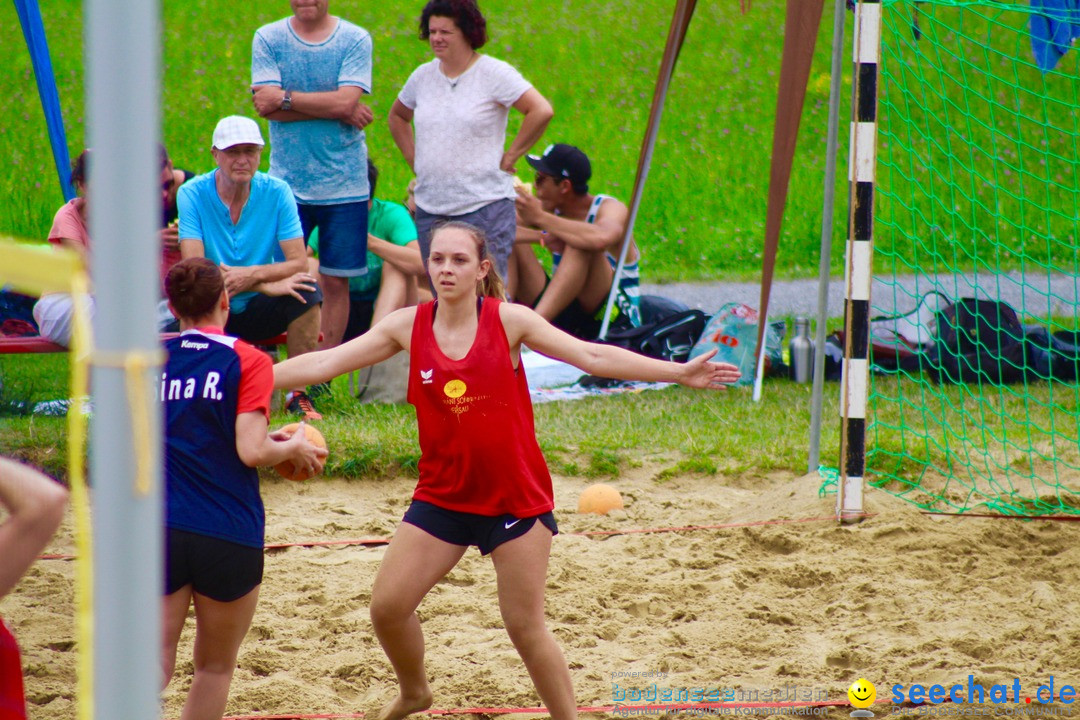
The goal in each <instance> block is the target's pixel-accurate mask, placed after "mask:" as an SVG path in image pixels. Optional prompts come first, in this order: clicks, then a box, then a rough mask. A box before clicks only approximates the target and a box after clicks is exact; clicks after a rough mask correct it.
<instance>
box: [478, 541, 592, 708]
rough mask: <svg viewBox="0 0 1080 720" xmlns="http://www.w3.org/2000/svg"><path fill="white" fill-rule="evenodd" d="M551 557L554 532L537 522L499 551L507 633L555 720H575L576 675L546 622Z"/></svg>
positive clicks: (497, 572)
mask: <svg viewBox="0 0 1080 720" xmlns="http://www.w3.org/2000/svg"><path fill="white" fill-rule="evenodd" d="M550 554H551V531H550V530H548V529H547V528H546V527H545V526H544V525H543V524H542V523H541V522H540V521H537V522H536V523H535V524H534V525H533V527H532V529H530V530H529V532H527V533H525V534H524V535H522V536H521V537H519V538H515V539H514V540H511V541H509V542H506V543H503V544H502V545H500V546H499V547H497V548H495V550H493V551H492V553H491V559H492V561H493V562H494V563H495V575H496V577H497V578H498V589H499V610H500V612H501V613H502V618H503V623H504V624H505V625H506V632H507V633H509V635H510V640H511V642H513V643H514V647H515V648H517V651H518V654H519V655H520V656H521V659H522V660H523V661H524V662H525V667H526V669H527V670H528V671H529V677H531V678H532V681H533V685H535V686H536V692H537V693H539V695H540V700H541V701H543V703H544V705H545V706H546V707H547V709H548V712H550V713H551V717H552V720H571V719H572V718H576V717H577V704H576V703H575V702H574V686H573V682H572V681H571V679H570V670H569V668H568V667H567V665H566V658H565V657H563V653H562V650H561V649H559V645H558V643H556V642H555V638H554V636H552V634H551V633H550V632H549V631H548V629H547V624H546V621H545V618H544V587H545V584H546V582H547V566H548V557H549V556H550Z"/></svg>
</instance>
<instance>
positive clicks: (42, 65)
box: [14, 0, 75, 200]
mask: <svg viewBox="0 0 1080 720" xmlns="http://www.w3.org/2000/svg"><path fill="white" fill-rule="evenodd" d="M14 2H15V10H16V12H18V13H19V23H20V24H21V25H22V31H23V37H24V38H26V47H27V49H28V50H29V51H30V61H31V62H32V63H33V64H34V77H35V78H36V79H37V86H38V95H39V96H41V108H42V109H43V110H44V111H45V124H46V125H47V126H48V128H49V143H50V144H51V145H52V152H53V161H54V162H55V163H56V174H57V177H58V178H59V180H60V190H61V191H62V192H63V193H64V200H70V199H71V198H73V197H75V188H74V187H73V186H72V184H71V156H70V155H68V147H67V135H66V134H65V133H64V116H63V115H62V114H61V113H60V94H59V93H58V92H57V90H56V76H55V75H54V74H53V68H52V59H51V58H50V57H49V43H48V41H47V40H46V39H45V26H44V25H43V24H42V22H41V10H40V9H39V8H38V4H37V0H14Z"/></svg>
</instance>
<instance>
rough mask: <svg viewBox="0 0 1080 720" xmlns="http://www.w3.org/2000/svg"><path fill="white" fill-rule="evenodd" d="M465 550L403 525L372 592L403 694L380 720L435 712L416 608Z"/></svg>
mask: <svg viewBox="0 0 1080 720" xmlns="http://www.w3.org/2000/svg"><path fill="white" fill-rule="evenodd" d="M465 550H466V548H465V546H462V545H451V544H450V543H447V542H443V541H442V540H439V539H438V538H436V537H434V536H433V535H429V534H428V533H426V532H424V531H423V530H421V529H420V528H418V527H416V526H415V525H410V524H408V523H401V524H400V525H398V528H397V530H396V531H395V532H394V538H393V540H391V541H390V547H388V548H387V550H386V556H385V557H384V558H383V561H382V564H381V565H380V566H379V573H378V575H376V576H375V587H374V588H373V589H372V591H371V624H372V625H373V626H374V628H375V636H376V637H378V638H379V644H381V645H382V648H383V652H385V653H386V657H387V658H389V660H390V664H391V665H392V666H393V667H394V674H395V675H396V676H397V681H398V686H399V688H398V696H397V697H396V698H394V700H393V701H391V702H390V703H388V704H387V705H385V706H384V707H383V708H382V710H381V711H380V712H379V715H378V720H400V719H401V718H403V717H405V716H406V715H408V714H410V713H414V712H417V711H418V710H425V709H427V708H429V707H431V700H432V697H431V687H430V686H429V685H428V680H427V673H426V672H425V671H424V633H423V631H422V630H421V628H420V619H419V618H418V617H416V608H417V607H419V606H420V601H421V600H423V599H424V596H425V595H427V594H428V591H430V590H431V588H433V587H435V583H437V582H439V580H441V579H443V578H444V577H445V576H446V574H447V573H448V572H450V571H451V570H452V569H453V568H454V566H455V565H457V563H458V561H459V560H460V559H461V556H462V555H464V554H465Z"/></svg>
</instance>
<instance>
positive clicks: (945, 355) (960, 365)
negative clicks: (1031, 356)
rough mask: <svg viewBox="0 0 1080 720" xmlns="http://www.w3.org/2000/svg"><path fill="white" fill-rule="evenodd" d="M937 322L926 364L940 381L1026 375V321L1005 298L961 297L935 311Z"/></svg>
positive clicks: (1003, 380) (1008, 379) (1010, 379)
mask: <svg viewBox="0 0 1080 720" xmlns="http://www.w3.org/2000/svg"><path fill="white" fill-rule="evenodd" d="M937 326H938V327H937V342H935V343H934V347H933V350H932V351H931V353H929V354H930V358H929V360H930V362H929V364H930V366H931V368H932V369H933V370H935V371H936V372H934V373H933V374H932V375H933V377H934V378H935V379H936V380H937V381H938V382H941V383H945V382H951V383H973V382H985V383H991V384H994V385H1004V384H1008V383H1014V382H1020V381H1021V380H1023V379H1024V372H1025V361H1024V325H1023V323H1021V322H1020V318H1019V317H1017V315H1016V311H1015V310H1013V309H1012V307H1011V306H1010V305H1009V304H1008V303H1005V302H1000V301H997V300H983V299H977V298H962V299H960V300H957V301H956V303H955V304H953V305H950V306H949V307H947V308H945V309H944V310H942V311H941V312H939V313H938V317H937Z"/></svg>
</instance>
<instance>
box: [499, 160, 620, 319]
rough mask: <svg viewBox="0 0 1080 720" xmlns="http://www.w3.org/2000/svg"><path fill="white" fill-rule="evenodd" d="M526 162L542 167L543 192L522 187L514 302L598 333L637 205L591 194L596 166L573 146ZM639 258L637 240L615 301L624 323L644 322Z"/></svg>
mask: <svg viewBox="0 0 1080 720" xmlns="http://www.w3.org/2000/svg"><path fill="white" fill-rule="evenodd" d="M526 160H527V162H528V163H529V165H531V166H532V167H533V169H534V170H536V187H535V193H536V194H535V196H534V195H531V194H529V192H528V191H527V190H525V189H524V188H522V187H519V188H518V189H517V212H518V219H519V227H518V235H517V241H516V243H515V245H514V254H513V261H514V267H515V269H516V272H517V282H516V286H515V288H516V289H515V291H514V300H515V302H519V303H523V304H525V305H528V306H530V307H532V308H533V309H535V310H536V312H538V313H540V315H541V317H543V318H544V319H545V320H548V321H549V322H551V323H552V324H553V325H555V326H556V327H558V328H561V329H563V330H565V331H566V332H568V333H570V334H571V335H574V336H576V337H579V338H583V339H586V340H592V339H595V338H596V336H597V335H598V334H599V332H600V327H601V323H602V320H603V314H604V311H605V309H606V307H607V300H608V295H609V293H610V292H611V283H612V280H613V279H614V278H615V268H616V266H617V265H618V262H619V253H620V252H621V250H622V240H623V235H625V233H626V223H627V221H628V219H629V211H628V210H627V208H626V205H624V204H623V203H622V202H620V201H618V200H616V199H615V198H613V197H611V196H610V195H591V194H589V178H590V177H591V176H592V166H591V164H590V163H589V158H588V157H587V156H586V155H585V153H583V152H582V151H581V150H579V149H578V148H576V147H574V146H573V145H563V144H556V145H549V146H548V148H547V149H546V150H544V154H543V155H540V156H536V155H529V156H527V157H526ZM522 226H523V227H522ZM534 243H539V244H540V245H541V246H542V247H544V248H546V249H547V250H548V251H549V252H551V263H552V274H551V277H550V278H549V277H548V275H547V273H546V272H545V271H544V268H543V267H542V266H541V265H540V261H539V260H538V259H537V257H536V253H535V252H533V244H534ZM639 258H640V253H639V252H638V249H637V245H635V244H634V242H633V240H631V241H630V248H629V250H628V251H627V254H626V265H624V266H623V269H622V274H621V275H620V276H619V285H618V289H617V291H616V296H615V301H616V302H615V305H614V310H615V311H617V313H618V315H617V316H616V318H613V321H615V322H617V324H619V325H621V326H623V327H628V326H632V327H638V326H640V325H641V309H640V304H639V296H640V292H639V288H638V284H639V280H638V277H639V276H638V260H639Z"/></svg>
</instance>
